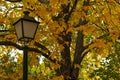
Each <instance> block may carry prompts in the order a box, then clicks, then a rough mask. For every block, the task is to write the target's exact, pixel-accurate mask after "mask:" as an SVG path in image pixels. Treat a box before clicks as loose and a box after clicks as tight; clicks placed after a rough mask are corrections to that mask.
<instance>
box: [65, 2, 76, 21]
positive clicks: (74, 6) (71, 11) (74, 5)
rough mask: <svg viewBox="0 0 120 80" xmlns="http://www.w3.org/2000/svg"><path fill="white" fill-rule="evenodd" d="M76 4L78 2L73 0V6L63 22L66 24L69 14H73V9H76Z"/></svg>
mask: <svg viewBox="0 0 120 80" xmlns="http://www.w3.org/2000/svg"><path fill="white" fill-rule="evenodd" d="M77 2H78V0H75V2H74V4H73V7H72V8H71V10H70V12H69V13H68V15H67V17H66V20H65V22H68V20H69V18H70V16H71V14H72V13H73V12H74V9H75V8H76V5H77Z"/></svg>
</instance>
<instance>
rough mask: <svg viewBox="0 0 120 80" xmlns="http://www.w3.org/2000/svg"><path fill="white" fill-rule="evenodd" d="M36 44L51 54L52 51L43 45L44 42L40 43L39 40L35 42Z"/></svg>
mask: <svg viewBox="0 0 120 80" xmlns="http://www.w3.org/2000/svg"><path fill="white" fill-rule="evenodd" d="M34 45H35V46H37V47H40V48H41V49H43V50H45V51H47V53H48V54H50V51H49V50H48V49H47V48H46V47H45V46H43V45H42V44H40V43H38V42H35V44H34Z"/></svg>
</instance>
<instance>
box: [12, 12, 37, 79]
mask: <svg viewBox="0 0 120 80" xmlns="http://www.w3.org/2000/svg"><path fill="white" fill-rule="evenodd" d="M24 14H25V15H24V17H23V18H21V19H19V20H18V21H17V22H15V23H14V24H13V25H14V28H15V32H16V35H17V38H18V40H19V41H23V42H28V41H30V40H33V39H34V37H35V34H36V31H37V28H38V24H39V22H37V21H36V20H35V19H34V18H33V17H30V16H29V12H27V11H25V12H24ZM23 52H24V53H23V80H28V46H27V45H26V43H25V44H24V49H23Z"/></svg>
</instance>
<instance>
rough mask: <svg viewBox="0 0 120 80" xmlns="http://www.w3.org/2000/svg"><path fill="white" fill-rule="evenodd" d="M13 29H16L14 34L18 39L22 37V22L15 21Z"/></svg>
mask: <svg viewBox="0 0 120 80" xmlns="http://www.w3.org/2000/svg"><path fill="white" fill-rule="evenodd" d="M14 26H15V30H16V35H17V37H18V39H20V38H22V37H23V35H22V24H21V21H19V22H17V23H16V24H15V25H14Z"/></svg>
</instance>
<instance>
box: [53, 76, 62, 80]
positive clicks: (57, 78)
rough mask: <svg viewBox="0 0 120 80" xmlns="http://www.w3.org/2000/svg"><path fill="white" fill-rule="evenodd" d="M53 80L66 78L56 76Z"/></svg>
mask: <svg viewBox="0 0 120 80" xmlns="http://www.w3.org/2000/svg"><path fill="white" fill-rule="evenodd" d="M53 80H64V77H63V75H60V76H55V77H54V78H53Z"/></svg>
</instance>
